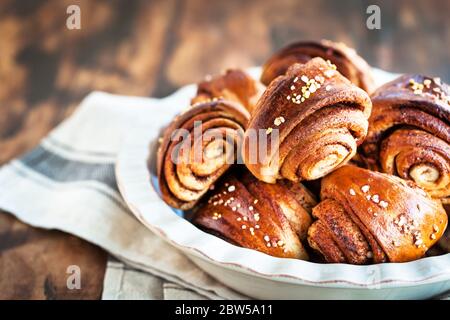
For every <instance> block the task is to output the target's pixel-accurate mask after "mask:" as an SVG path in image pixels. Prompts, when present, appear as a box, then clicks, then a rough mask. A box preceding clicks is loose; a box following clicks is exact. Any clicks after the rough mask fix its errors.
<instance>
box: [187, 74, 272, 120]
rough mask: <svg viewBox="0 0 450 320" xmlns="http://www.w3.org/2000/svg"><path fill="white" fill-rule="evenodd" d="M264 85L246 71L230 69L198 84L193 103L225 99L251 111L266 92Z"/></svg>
mask: <svg viewBox="0 0 450 320" xmlns="http://www.w3.org/2000/svg"><path fill="white" fill-rule="evenodd" d="M264 89H265V87H264V85H263V84H262V83H260V82H259V81H256V80H254V79H253V78H252V77H250V75H248V74H247V73H246V72H244V71H242V70H239V69H229V70H227V71H225V73H223V74H221V75H219V76H216V77H214V78H211V79H208V80H205V81H203V82H200V83H199V84H198V89H197V95H196V96H195V97H194V98H193V99H192V101H191V103H192V104H196V103H200V102H207V101H211V100H213V99H221V98H222V99H225V100H229V101H234V102H237V103H240V104H242V105H243V106H244V107H245V108H246V109H247V110H248V111H249V112H250V113H252V112H253V109H254V108H255V105H256V103H257V102H258V99H259V98H260V97H261V95H262V93H263V92H264Z"/></svg>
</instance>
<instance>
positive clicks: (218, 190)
mask: <svg viewBox="0 0 450 320" xmlns="http://www.w3.org/2000/svg"><path fill="white" fill-rule="evenodd" d="M288 186H290V185H289V183H288V184H287V185H286V184H285V183H284V181H280V182H279V183H277V184H267V183H264V182H262V181H259V180H257V179H256V178H255V177H253V176H252V175H251V174H250V173H248V172H247V171H245V172H241V171H239V173H231V174H228V175H227V176H226V177H225V178H224V179H221V181H220V182H219V183H218V184H217V185H216V186H215V188H214V191H213V192H211V195H210V197H209V199H208V200H207V201H205V203H204V204H203V205H202V206H199V207H197V208H196V209H195V215H194V219H193V222H194V223H195V224H196V225H198V226H200V227H202V228H204V229H205V230H207V231H208V232H212V233H214V234H215V235H218V236H220V237H221V238H223V239H226V240H228V241H230V242H232V243H234V244H237V245H239V246H242V247H246V248H250V249H254V250H258V251H261V252H264V253H267V254H269V255H272V256H276V257H284V258H298V259H308V255H307V253H306V251H305V249H304V247H303V245H302V243H301V241H302V240H304V239H306V234H307V230H308V227H309V225H310V224H311V216H310V211H311V208H312V206H314V205H315V203H316V202H315V200H314V198H313V196H312V195H311V194H310V193H309V191H308V190H307V189H306V188H304V187H302V186H300V187H298V186H296V187H295V188H294V189H289V188H288Z"/></svg>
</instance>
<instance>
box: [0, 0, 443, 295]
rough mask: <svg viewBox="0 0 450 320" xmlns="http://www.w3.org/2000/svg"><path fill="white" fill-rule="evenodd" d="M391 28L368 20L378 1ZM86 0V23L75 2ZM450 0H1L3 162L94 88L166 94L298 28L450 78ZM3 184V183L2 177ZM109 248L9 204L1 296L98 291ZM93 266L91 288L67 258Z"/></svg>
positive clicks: (401, 68)
mask: <svg viewBox="0 0 450 320" xmlns="http://www.w3.org/2000/svg"><path fill="white" fill-rule="evenodd" d="M374 3H375V4H378V5H379V6H380V8H381V30H368V29H367V28H366V19H367V16H368V15H367V14H366V13H365V11H366V8H367V6H368V5H369V4H374ZM71 4H77V5H79V6H80V8H81V30H68V29H67V28H66V18H67V17H68V15H67V14H66V8H67V7H68V6H69V5H71ZM448 12H450V2H449V1H441V0H435V1H430V0H423V1H414V2H413V1H409V0H400V1H399V0H397V1H321V0H315V1H293V0H277V1H272V0H268V1H260V0H258V1H256V0H254V1H238V0H221V1H183V0H161V1H125V0H124V1H89V0H86V1H76V0H68V1H61V0H51V1H14V0H3V1H2V2H1V4H0V39H1V40H0V83H1V85H0V151H1V152H0V164H3V163H5V162H7V161H8V160H10V159H12V158H14V157H16V156H19V155H20V154H22V153H23V152H25V151H27V150H30V149H31V148H33V147H34V146H36V144H37V143H38V142H39V140H40V139H41V138H42V137H43V136H45V135H46V134H47V133H48V132H49V131H50V130H51V129H52V128H54V127H55V126H56V125H57V124H58V123H59V122H61V120H63V119H64V118H65V117H67V116H68V115H70V114H71V112H72V111H73V110H74V108H75V107H76V106H77V104H78V103H79V102H80V100H81V99H82V98H83V97H84V96H85V95H87V94H88V93H89V92H90V91H92V90H105V91H109V92H114V93H120V94H128V95H141V96H164V95H167V94H168V93H170V92H172V91H173V90H174V89H176V88H178V87H180V86H182V85H185V84H188V83H191V82H196V81H198V80H201V79H203V77H204V76H205V75H206V74H214V73H217V72H220V71H221V70H223V69H224V68H227V67H248V66H254V65H258V64H261V63H262V62H263V61H264V60H265V59H266V58H267V57H268V56H269V55H270V54H271V52H273V51H274V50H276V49H278V48H280V47H281V46H283V45H285V44H287V43H289V42H290V41H293V40H298V39H321V38H328V39H331V40H338V41H343V42H345V43H347V44H348V45H350V46H353V47H355V48H356V49H357V50H358V52H359V53H360V54H361V55H362V56H363V57H365V58H366V59H367V61H368V62H369V63H371V64H372V65H374V66H377V67H380V68H384V69H387V70H390V71H394V72H422V73H426V74H430V75H434V76H440V77H442V78H443V79H444V80H446V81H449V80H450V50H449V48H450V24H449V19H448ZM0 192H1V187H0ZM106 258H107V254H106V253H105V252H104V251H103V250H102V249H100V248H98V247H96V246H94V245H91V244H89V243H87V242H85V241H83V240H81V239H78V238H76V237H74V236H71V235H68V234H65V233H62V232H59V231H48V230H42V229H37V228H33V227H30V226H27V225H25V224H23V223H22V222H20V221H18V220H17V219H16V218H14V217H13V216H12V215H11V214H9V213H6V212H0V299H21V298H22V299H72V298H83V299H98V298H100V297H101V293H102V285H103V277H104V272H105V263H106ZM71 264H76V265H79V266H80V267H81V270H83V277H82V279H83V286H82V289H81V290H68V289H67V288H66V277H67V274H66V268H67V266H68V265H71Z"/></svg>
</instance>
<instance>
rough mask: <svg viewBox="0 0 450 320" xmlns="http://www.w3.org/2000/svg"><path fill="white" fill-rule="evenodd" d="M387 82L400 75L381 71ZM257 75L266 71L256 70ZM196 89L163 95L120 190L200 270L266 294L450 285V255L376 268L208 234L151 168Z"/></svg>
mask: <svg viewBox="0 0 450 320" xmlns="http://www.w3.org/2000/svg"><path fill="white" fill-rule="evenodd" d="M375 72H376V73H375V74H376V79H377V82H378V83H379V84H381V83H383V82H386V81H388V80H390V79H392V78H393V77H395V75H393V74H389V73H386V72H384V71H381V70H375ZM251 73H252V74H253V75H254V76H255V77H257V76H258V73H259V69H257V68H255V69H252V70H251ZM194 94H195V86H193V85H191V86H187V87H185V88H182V89H180V90H178V91H177V92H175V93H174V94H172V95H171V96H169V97H166V98H164V99H160V100H158V101H156V103H157V104H160V105H159V106H157V107H156V108H157V109H156V110H155V114H156V113H164V114H158V115H157V116H156V115H155V117H154V118H152V119H143V121H142V123H140V124H136V128H135V130H133V131H132V132H130V134H129V136H128V137H127V138H126V139H125V141H124V144H123V148H122V150H121V152H120V154H119V156H118V161H117V166H116V175H117V181H118V184H119V189H120V192H121V193H122V195H123V197H124V199H125V201H126V202H127V204H128V205H129V207H130V209H131V211H132V212H133V213H134V214H135V215H136V217H137V218H138V219H139V220H140V221H141V222H142V223H143V224H144V225H146V226H147V227H148V228H149V229H151V230H152V231H153V232H155V233H156V234H158V235H159V236H161V237H162V238H163V239H165V240H167V241H168V242H169V243H170V244H172V245H173V246H175V247H177V248H178V249H180V250H181V251H183V252H184V253H185V254H186V255H187V256H188V257H189V258H190V259H192V261H194V263H196V264H197V265H198V266H199V267H200V268H202V269H203V270H205V271H206V272H207V273H209V274H211V275H212V276H213V277H215V278H217V279H218V280H219V281H221V282H223V283H224V284H226V285H228V286H230V287H231V288H233V289H235V290H236V291H239V292H241V293H243V294H246V295H248V296H250V297H254V298H261V299H413V298H415V299H420V298H428V297H432V296H434V295H437V294H440V293H443V292H446V291H448V290H450V254H446V255H442V256H437V257H428V258H424V259H420V260H417V261H413V262H408V263H385V264H378V265H371V266H354V265H348V264H317V263H312V262H307V261H301V260H295V259H281V258H275V257H271V256H268V255H266V254H263V253H260V252H258V251H254V250H249V249H245V248H240V247H237V246H234V245H232V244H229V243H227V242H225V241H223V240H221V239H219V238H217V237H215V236H212V235H210V234H208V233H205V232H203V231H201V230H200V229H198V228H197V227H195V226H194V225H192V224H191V223H190V222H189V221H187V220H185V219H184V218H182V213H181V212H179V211H176V210H174V209H172V208H170V207H169V206H168V205H166V204H165V203H164V202H163V201H162V200H161V199H160V197H159V195H158V193H157V190H156V188H155V186H154V185H155V184H154V183H155V177H154V175H153V174H151V173H150V172H149V171H148V169H147V164H146V162H147V159H148V158H149V157H150V158H154V156H155V154H154V153H155V149H156V148H155V145H156V143H157V140H158V137H159V133H160V130H161V128H162V127H163V126H164V125H165V124H167V123H168V122H169V121H170V119H171V118H172V117H173V115H174V114H176V113H178V112H179V111H181V110H182V109H183V108H184V107H186V105H187V104H188V102H189V100H190V98H191V97H192V96H193V95H194Z"/></svg>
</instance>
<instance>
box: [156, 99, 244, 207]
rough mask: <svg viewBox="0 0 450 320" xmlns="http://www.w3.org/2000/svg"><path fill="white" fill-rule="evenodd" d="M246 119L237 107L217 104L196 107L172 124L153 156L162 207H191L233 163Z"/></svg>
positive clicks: (226, 102) (211, 103)
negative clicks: (217, 137) (216, 137)
mask: <svg viewBox="0 0 450 320" xmlns="http://www.w3.org/2000/svg"><path fill="white" fill-rule="evenodd" d="M248 118H249V114H248V112H247V110H246V109H245V108H244V107H242V106H241V105H240V104H236V103H234V102H230V101H225V100H217V101H211V102H205V103H200V104H197V105H195V106H193V107H192V108H190V109H188V110H187V111H185V112H184V113H182V114H180V115H178V116H177V117H176V118H175V119H174V120H173V121H172V123H171V124H170V125H169V127H167V128H166V130H165V132H164V135H163V138H162V141H161V144H160V146H159V149H158V155H157V174H158V182H159V186H160V189H161V194H162V197H163V199H164V201H165V202H166V203H168V204H169V205H170V206H172V207H174V208H179V209H183V210H186V209H190V208H192V207H193V206H194V205H195V203H196V202H197V201H198V200H199V199H200V198H201V197H202V196H203V195H204V194H205V193H206V191H207V190H208V188H209V187H210V186H211V185H212V184H213V183H214V182H215V181H216V180H217V179H218V178H219V177H220V176H221V175H222V174H223V173H224V172H225V171H226V170H227V169H228V168H229V167H230V165H231V163H233V162H235V161H234V159H236V156H237V154H238V152H239V150H240V145H241V141H242V136H243V132H244V130H245V126H246V124H247V121H248ZM200 122H201V131H200V130H199V129H200V127H199V126H197V125H198V124H199V123H200ZM197 131H198V133H199V134H197V135H196V132H197ZM215 135H219V138H220V139H214V136H215Z"/></svg>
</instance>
